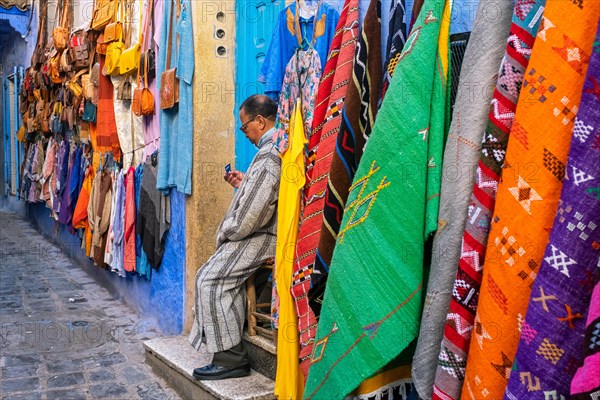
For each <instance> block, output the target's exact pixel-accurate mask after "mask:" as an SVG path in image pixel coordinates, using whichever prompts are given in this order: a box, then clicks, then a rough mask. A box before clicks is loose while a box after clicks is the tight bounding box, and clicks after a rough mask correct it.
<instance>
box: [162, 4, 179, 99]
mask: <svg viewBox="0 0 600 400" xmlns="http://www.w3.org/2000/svg"><path fill="white" fill-rule="evenodd" d="M173 3H174V1H173V0H171V20H170V21H169V35H168V39H167V40H168V45H167V66H166V68H165V71H163V73H162V74H161V76H160V108H161V109H163V110H167V109H169V108H173V107H174V106H175V104H177V103H179V79H178V78H177V68H170V65H171V46H172V42H173V40H172V34H173V17H174V16H175V14H176V13H175V8H174V7H173ZM177 16H179V0H177Z"/></svg>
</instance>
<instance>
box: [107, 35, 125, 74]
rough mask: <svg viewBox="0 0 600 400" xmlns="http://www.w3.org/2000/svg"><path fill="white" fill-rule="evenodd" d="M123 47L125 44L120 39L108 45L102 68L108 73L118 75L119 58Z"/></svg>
mask: <svg viewBox="0 0 600 400" xmlns="http://www.w3.org/2000/svg"><path fill="white" fill-rule="evenodd" d="M124 49H125V44H124V43H123V42H121V41H115V42H112V43H110V44H109V45H108V47H107V49H106V60H105V61H104V68H105V69H106V73H107V74H108V75H119V59H120V58H121V54H122V53H123V50H124Z"/></svg>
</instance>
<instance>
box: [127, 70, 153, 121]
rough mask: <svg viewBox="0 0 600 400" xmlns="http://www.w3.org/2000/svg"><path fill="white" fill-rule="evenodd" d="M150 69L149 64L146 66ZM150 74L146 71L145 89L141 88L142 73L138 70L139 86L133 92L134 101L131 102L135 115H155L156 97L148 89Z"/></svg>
mask: <svg viewBox="0 0 600 400" xmlns="http://www.w3.org/2000/svg"><path fill="white" fill-rule="evenodd" d="M145 67H146V68H147V67H148V64H146V65H145ZM147 76H148V74H147V73H146V71H144V87H143V88H142V87H141V79H140V71H139V70H138V78H137V81H138V85H137V87H136V88H135V90H134V91H133V100H132V102H131V110H132V111H133V113H134V114H135V115H137V116H138V117H139V116H142V115H152V114H154V95H153V94H152V92H151V91H150V90H149V89H148V78H147Z"/></svg>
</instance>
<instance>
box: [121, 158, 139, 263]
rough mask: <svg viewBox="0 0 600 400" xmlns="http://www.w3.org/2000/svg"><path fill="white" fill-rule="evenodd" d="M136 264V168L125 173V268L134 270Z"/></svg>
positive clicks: (131, 168)
mask: <svg viewBox="0 0 600 400" xmlns="http://www.w3.org/2000/svg"><path fill="white" fill-rule="evenodd" d="M135 264H136V235H135V169H134V168H133V167H129V169H128V170H127V175H125V215H124V222H123V269H125V271H127V272H134V271H135V266H136V265H135Z"/></svg>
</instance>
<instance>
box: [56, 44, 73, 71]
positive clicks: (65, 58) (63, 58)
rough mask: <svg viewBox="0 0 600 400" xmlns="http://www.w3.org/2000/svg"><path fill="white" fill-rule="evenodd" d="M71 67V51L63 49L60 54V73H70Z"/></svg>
mask: <svg viewBox="0 0 600 400" xmlns="http://www.w3.org/2000/svg"><path fill="white" fill-rule="evenodd" d="M72 65H73V57H72V55H71V49H64V50H63V52H62V53H61V54H60V65H59V67H60V72H65V73H67V72H71V69H72V68H73V67H72Z"/></svg>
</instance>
